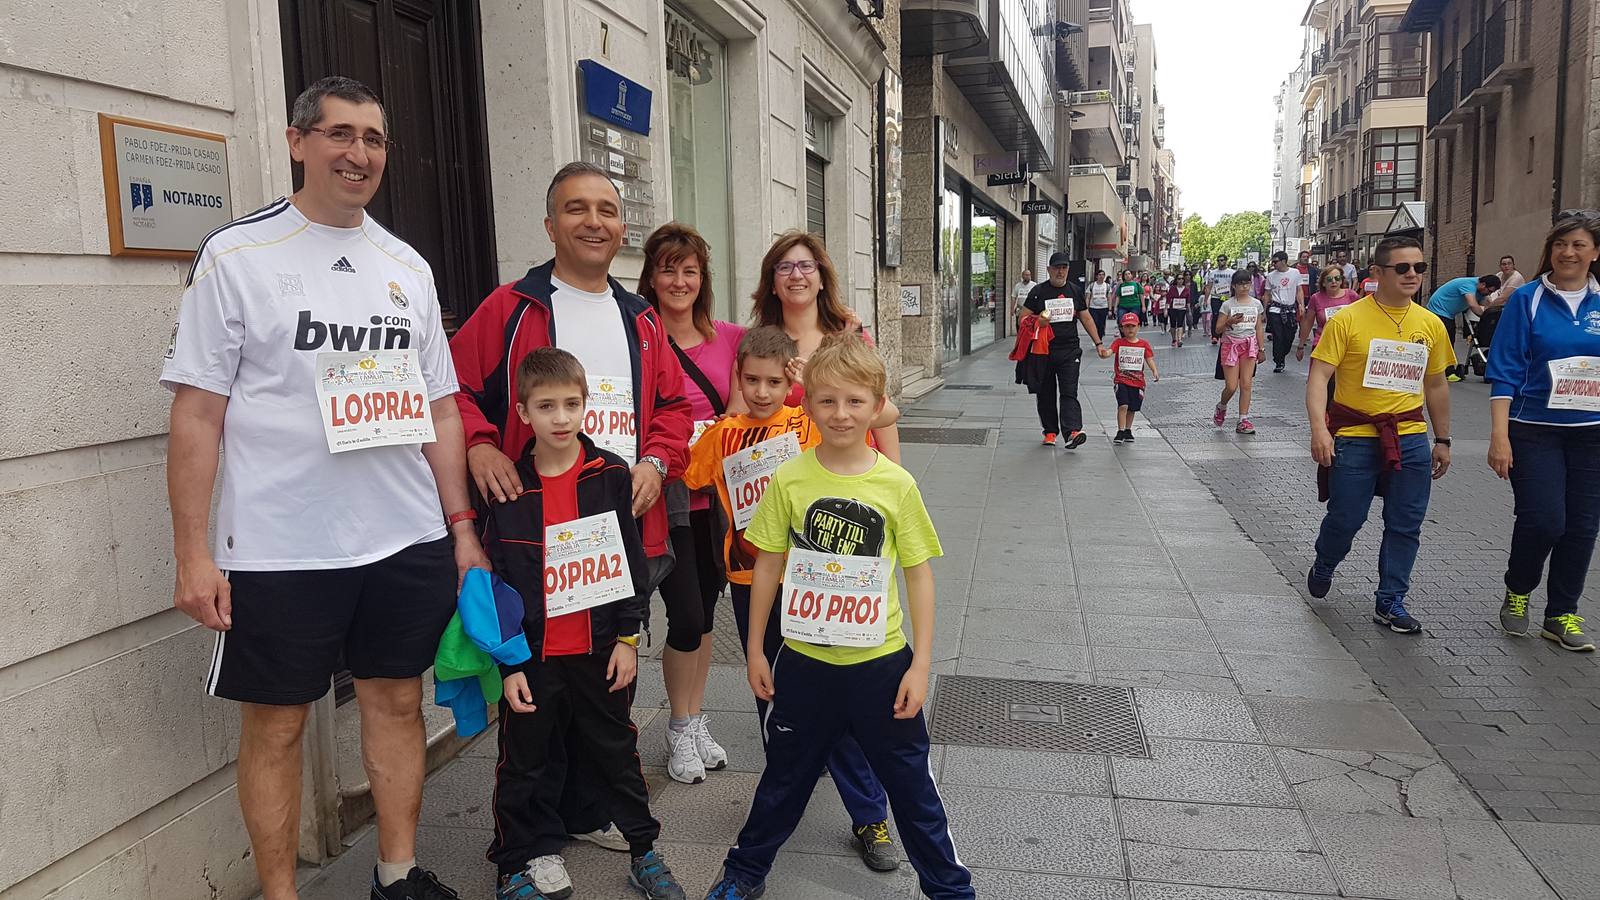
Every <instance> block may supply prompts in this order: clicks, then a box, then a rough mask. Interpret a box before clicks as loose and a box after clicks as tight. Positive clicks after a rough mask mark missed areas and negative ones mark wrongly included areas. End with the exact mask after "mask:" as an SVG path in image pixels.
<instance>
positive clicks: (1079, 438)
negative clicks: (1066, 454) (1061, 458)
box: [1066, 431, 1089, 450]
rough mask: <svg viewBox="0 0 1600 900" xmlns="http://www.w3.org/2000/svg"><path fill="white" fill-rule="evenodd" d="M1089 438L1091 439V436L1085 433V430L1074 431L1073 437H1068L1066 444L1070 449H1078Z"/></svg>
mask: <svg viewBox="0 0 1600 900" xmlns="http://www.w3.org/2000/svg"><path fill="white" fill-rule="evenodd" d="M1088 439H1089V436H1088V435H1086V434H1084V433H1083V432H1081V431H1074V432H1073V433H1072V437H1069V438H1067V444H1066V446H1067V449H1068V450H1076V449H1078V448H1079V447H1082V446H1083V442H1084V441H1087V440H1088Z"/></svg>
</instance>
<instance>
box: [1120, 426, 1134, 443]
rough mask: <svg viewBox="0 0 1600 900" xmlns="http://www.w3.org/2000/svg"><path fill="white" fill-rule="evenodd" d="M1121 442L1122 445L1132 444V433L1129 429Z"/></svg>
mask: <svg viewBox="0 0 1600 900" xmlns="http://www.w3.org/2000/svg"><path fill="white" fill-rule="evenodd" d="M1122 442H1123V443H1124V444H1131V443H1133V431H1132V430H1131V429H1130V430H1129V431H1128V433H1127V435H1126V436H1124V437H1123V439H1122Z"/></svg>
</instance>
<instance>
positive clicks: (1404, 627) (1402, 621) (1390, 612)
mask: <svg viewBox="0 0 1600 900" xmlns="http://www.w3.org/2000/svg"><path fill="white" fill-rule="evenodd" d="M1372 621H1374V622H1376V623H1378V624H1379V625H1387V626H1389V630H1390V631H1392V632H1394V633H1395V634H1417V633H1419V632H1420V631H1422V623H1421V622H1418V621H1417V620H1416V619H1414V618H1412V616H1411V613H1409V612H1406V603H1405V601H1404V600H1402V599H1399V598H1396V599H1394V600H1390V601H1389V602H1388V603H1385V602H1383V601H1382V600H1379V601H1378V602H1377V604H1376V606H1375V607H1374V608H1373V613H1372Z"/></svg>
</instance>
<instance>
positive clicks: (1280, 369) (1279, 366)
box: [1272, 363, 1283, 375]
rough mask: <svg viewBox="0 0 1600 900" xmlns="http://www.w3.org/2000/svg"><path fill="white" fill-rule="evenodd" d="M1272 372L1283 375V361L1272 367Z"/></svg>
mask: <svg viewBox="0 0 1600 900" xmlns="http://www.w3.org/2000/svg"><path fill="white" fill-rule="evenodd" d="M1272 373H1273V374H1274V375H1282V374H1283V363H1278V364H1277V365H1275V366H1273V367H1272Z"/></svg>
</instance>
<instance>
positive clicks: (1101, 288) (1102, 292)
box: [1089, 281, 1111, 309]
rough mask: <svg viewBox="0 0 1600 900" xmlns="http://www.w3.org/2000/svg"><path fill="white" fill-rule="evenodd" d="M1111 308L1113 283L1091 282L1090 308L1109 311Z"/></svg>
mask: <svg viewBox="0 0 1600 900" xmlns="http://www.w3.org/2000/svg"><path fill="white" fill-rule="evenodd" d="M1110 306H1111V282H1109V281H1091V282H1089V308H1090V309H1108V308H1110Z"/></svg>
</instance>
